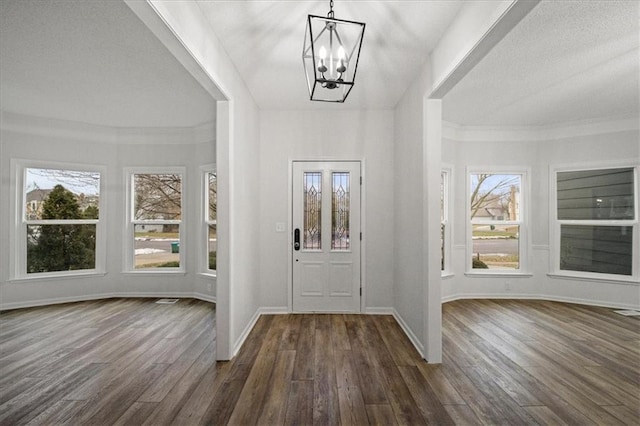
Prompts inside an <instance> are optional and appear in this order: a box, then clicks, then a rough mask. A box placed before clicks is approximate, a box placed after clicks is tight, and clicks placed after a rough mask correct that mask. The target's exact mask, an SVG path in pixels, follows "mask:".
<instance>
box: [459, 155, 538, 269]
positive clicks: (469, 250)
mask: <svg viewBox="0 0 640 426" xmlns="http://www.w3.org/2000/svg"><path fill="white" fill-rule="evenodd" d="M485 173H486V174H492V175H500V174H504V175H520V206H519V213H520V219H519V220H499V221H487V220H482V219H472V218H471V185H470V183H471V175H477V174H485ZM529 176H531V169H530V168H528V167H518V166H486V167H481V166H469V167H467V170H466V173H465V177H466V181H465V194H466V201H465V209H466V213H465V218H466V225H465V226H466V250H465V254H466V256H465V271H466V272H465V275H468V276H483V277H491V276H500V277H505V276H506V277H508V276H530V275H531V272H530V271H529V268H530V267H529V265H530V262H529V253H530V243H529V226H530V225H529V204H530V203H529V199H530V194H531V186H530V185H531V184H530V179H529ZM482 224H488V225H492V224H493V225H498V224H500V225H517V226H519V230H518V266H519V267H518V269H474V268H473V264H472V258H473V238H472V237H473V225H482Z"/></svg>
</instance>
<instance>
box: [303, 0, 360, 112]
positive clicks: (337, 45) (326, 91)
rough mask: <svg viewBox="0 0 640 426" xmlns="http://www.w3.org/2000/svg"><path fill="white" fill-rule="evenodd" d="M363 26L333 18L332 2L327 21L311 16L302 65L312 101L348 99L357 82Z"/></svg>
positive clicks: (308, 19) (324, 18) (306, 33)
mask: <svg viewBox="0 0 640 426" xmlns="http://www.w3.org/2000/svg"><path fill="white" fill-rule="evenodd" d="M364 26H365V24H364V23H362V22H353V21H345V20H342V19H337V18H334V14H333V0H330V2H329V13H328V14H327V16H326V17H322V16H315V15H309V16H308V18H307V29H306V32H305V37H304V46H303V48H302V62H303V64H304V71H305V74H306V77H307V85H308V86H309V99H310V100H312V101H322V102H344V101H345V99H347V96H349V93H350V92H351V89H352V88H353V84H354V80H355V78H356V69H357V68H358V58H359V57H360V48H361V47H362V37H363V35H364Z"/></svg>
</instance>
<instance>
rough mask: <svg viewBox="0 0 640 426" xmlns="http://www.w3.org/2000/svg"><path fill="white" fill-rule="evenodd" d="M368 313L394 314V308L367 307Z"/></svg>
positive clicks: (366, 311)
mask: <svg viewBox="0 0 640 426" xmlns="http://www.w3.org/2000/svg"><path fill="white" fill-rule="evenodd" d="M364 313H365V314H367V315H393V308H365V310H364Z"/></svg>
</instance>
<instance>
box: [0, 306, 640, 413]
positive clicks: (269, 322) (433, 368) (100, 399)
mask: <svg viewBox="0 0 640 426" xmlns="http://www.w3.org/2000/svg"><path fill="white" fill-rule="evenodd" d="M153 302H154V300H147V299H109V300H101V301H91V302H80V303H70V304H64V305H55V306H47V307H39V308H30V309H20V310H14V311H7V312H3V313H2V314H1V315H0V424H2V425H14V424H47V425H48V424H73V425H80V424H97V425H103V424H104V425H110V424H119V425H138V424H149V425H159V424H169V423H172V424H178V425H191V424H239V425H251V424H260V425H280V424H296V425H307V424H309V425H310V424H320V425H338V424H344V425H347V424H353V425H362V424H382V425H392V424H408V425H416V424H437V425H446V424H462V425H475V424H491V425H493V424H509V425H525V424H550V425H556V424H574V425H588V424H602V425H622V424H627V425H637V424H640V411H639V410H640V408H639V407H640V320H639V318H638V317H635V318H634V317H624V316H621V315H618V314H616V313H613V310H612V309H606V308H596V307H587V306H580V305H568V304H562V303H554V302H541V301H510V300H503V301H497V300H493V301H492V300H465V301H456V302H451V303H447V304H445V305H443V312H444V315H443V331H444V333H443V348H444V359H443V363H442V364H441V365H429V364H427V363H426V362H424V361H423V360H421V359H420V358H419V356H418V355H417V353H416V351H415V350H414V348H413V347H412V346H411V344H410V342H409V341H408V339H407V338H406V336H405V335H404V334H403V332H402V330H401V329H400V327H399V326H398V324H397V323H396V322H395V320H394V319H393V318H392V317H390V316H365V315H282V316H273V315H266V316H262V317H261V318H260V319H259V321H258V323H257V324H256V326H255V328H254V329H253V331H252V332H251V334H250V336H249V338H248V339H247V341H246V342H245V344H244V346H243V348H242V350H241V351H240V353H239V354H238V355H237V356H236V357H235V358H234V360H233V361H230V362H224V363H220V362H216V361H215V309H214V305H212V304H209V303H206V302H201V301H197V300H191V299H182V300H180V301H179V302H178V303H177V304H175V305H158V304H155V303H153Z"/></svg>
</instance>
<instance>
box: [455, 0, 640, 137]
mask: <svg viewBox="0 0 640 426" xmlns="http://www.w3.org/2000/svg"><path fill="white" fill-rule="evenodd" d="M639 5H640V2H638V1H637V0H634V1H624V2H620V1H595V0H592V1H543V2H541V3H540V4H539V5H538V6H536V7H535V8H534V9H533V10H532V11H531V12H530V13H529V14H528V15H527V16H526V17H525V18H524V19H523V20H522V21H521V22H520V23H519V24H518V25H517V26H516V27H515V28H514V29H513V30H512V31H511V32H510V33H509V34H507V36H506V37H505V38H504V39H503V40H502V41H501V42H500V43H499V44H498V45H497V46H495V47H494V48H493V50H492V51H491V52H489V54H488V55H487V56H485V58H484V59H483V60H482V61H481V62H480V63H479V64H478V65H477V66H476V67H475V68H474V69H473V70H472V71H471V72H470V73H469V74H467V76H466V77H465V78H464V79H463V80H462V81H461V82H460V83H458V85H456V86H455V87H454V88H453V89H452V90H451V91H450V92H449V93H448V94H447V95H446V96H445V97H444V101H443V115H444V119H445V120H446V121H449V122H452V123H457V124H464V125H490V126H499V125H507V126H539V125H549V124H554V123H566V122H573V121H583V120H592V119H603V118H610V117H618V116H625V115H631V114H635V116H636V117H638V114H639V107H638V104H639V101H638V99H639V98H640V85H639V79H640V65H639V64H640V54H639V50H638V46H639V36H640V33H639V29H638V18H639V16H640V15H639V10H638V8H639Z"/></svg>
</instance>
